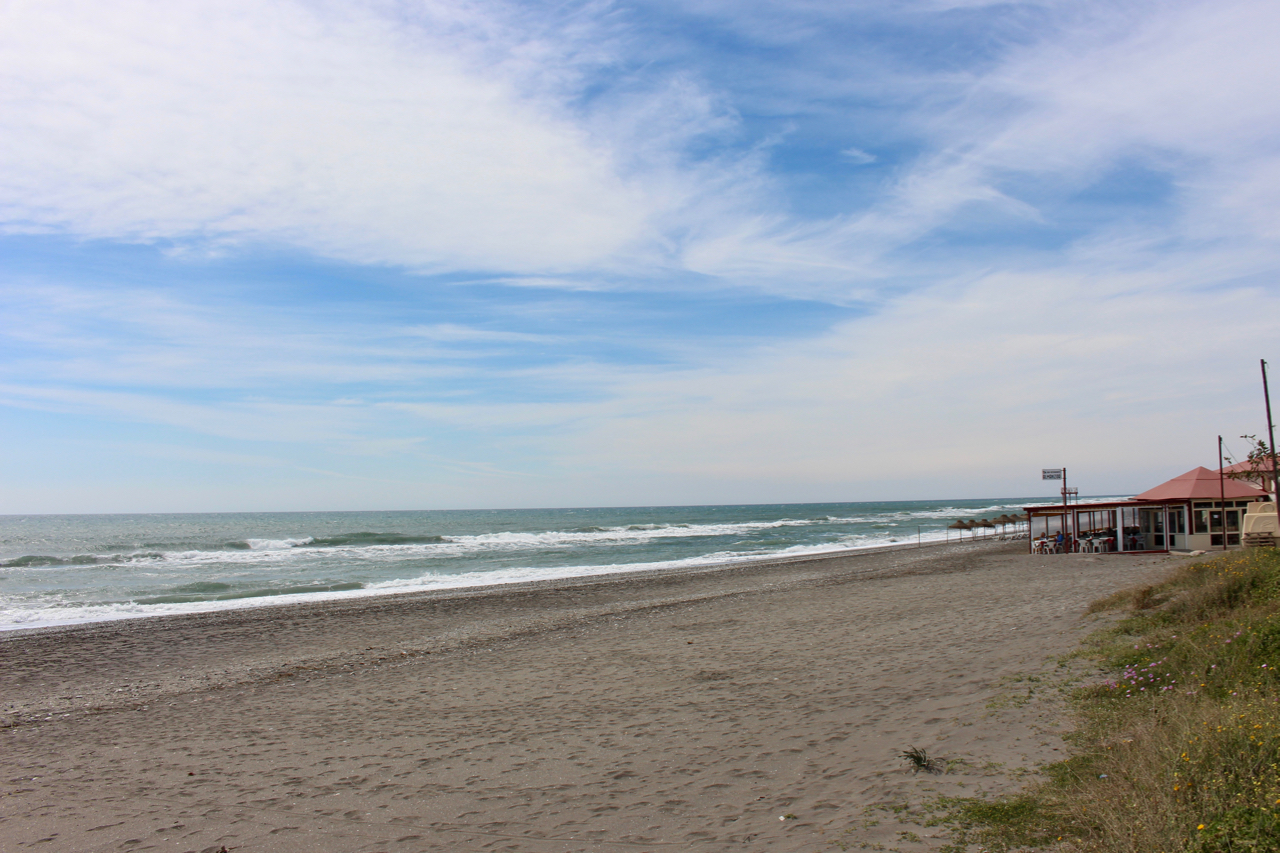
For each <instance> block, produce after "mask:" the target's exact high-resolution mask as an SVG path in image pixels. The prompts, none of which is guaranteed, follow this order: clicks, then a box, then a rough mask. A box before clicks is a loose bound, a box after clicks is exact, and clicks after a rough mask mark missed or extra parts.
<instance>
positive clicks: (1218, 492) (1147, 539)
mask: <svg viewBox="0 0 1280 853" xmlns="http://www.w3.org/2000/svg"><path fill="white" fill-rule="evenodd" d="M1224 491H1225V493H1226V494H1225V496H1224V495H1223V494H1222V493H1223V492H1224ZM1269 497H1270V496H1269V495H1268V493H1267V492H1264V491H1263V490H1262V489H1259V488H1257V487H1255V486H1253V485H1250V484H1249V483H1244V482H1241V481H1239V480H1225V481H1220V480H1219V477H1218V472H1217V471H1210V470H1209V469H1208V468H1196V469H1194V470H1191V471H1188V472H1187V473H1185V474H1183V475H1182V476H1180V477H1174V478H1173V479H1172V480H1169V481H1168V482H1167V483H1161V484H1160V485H1158V486H1156V487H1155V488H1154V489H1148V490H1147V491H1145V492H1143V493H1142V494H1140V495H1135V496H1134V497H1132V498H1128V499H1126V500H1115V501H1096V502H1090V503H1071V504H1067V505H1066V506H1065V507H1064V506H1063V505H1062V504H1057V505H1048V506H1045V505H1041V506H1029V507H1024V511H1025V512H1026V513H1027V515H1028V516H1029V518H1030V521H1031V536H1030V541H1031V550H1032V551H1033V552H1043V551H1049V550H1055V551H1056V550H1058V549H1059V548H1060V549H1061V550H1065V551H1090V552H1099V553H1102V552H1134V551H1196V550H1208V549H1209V548H1221V547H1222V546H1223V536H1224V535H1225V536H1226V544H1227V546H1228V547H1230V546H1233V545H1239V544H1240V530H1241V526H1242V523H1243V519H1244V515H1245V512H1246V511H1247V510H1248V508H1249V506H1250V504H1253V503H1255V502H1257V501H1265V500H1268V499H1269ZM1268 509H1270V507H1268ZM1059 533H1062V540H1063V542H1062V545H1061V546H1057V545H1056V544H1055V543H1056V541H1057V538H1058V534H1059Z"/></svg>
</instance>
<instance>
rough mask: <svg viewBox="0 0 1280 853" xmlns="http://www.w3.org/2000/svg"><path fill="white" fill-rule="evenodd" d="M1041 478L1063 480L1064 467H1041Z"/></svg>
mask: <svg viewBox="0 0 1280 853" xmlns="http://www.w3.org/2000/svg"><path fill="white" fill-rule="evenodd" d="M1040 479H1041V480H1061V479H1062V469H1061V468H1041V469H1040Z"/></svg>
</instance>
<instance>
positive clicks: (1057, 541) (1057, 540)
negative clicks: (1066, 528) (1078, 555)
mask: <svg viewBox="0 0 1280 853" xmlns="http://www.w3.org/2000/svg"><path fill="white" fill-rule="evenodd" d="M1064 541H1066V540H1065V537H1064V536H1063V535H1062V531H1061V530H1059V531H1058V535H1057V536H1055V537H1053V547H1054V548H1055V549H1056V550H1057V552H1058V553H1059V554H1061V553H1062V543H1063V542H1064Z"/></svg>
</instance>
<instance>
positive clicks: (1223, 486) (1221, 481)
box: [1209, 436, 1227, 551]
mask: <svg viewBox="0 0 1280 853" xmlns="http://www.w3.org/2000/svg"><path fill="white" fill-rule="evenodd" d="M1222 468H1223V465H1222V436H1218V491H1219V492H1220V493H1221V499H1222V503H1221V504H1220V506H1221V507H1222V550H1224V551H1225V550H1227V479H1226V477H1225V476H1224V475H1223V473H1222ZM1209 530H1210V531H1212V530H1213V528H1212V527H1211V528H1209Z"/></svg>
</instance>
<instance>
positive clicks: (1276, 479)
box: [1260, 358, 1280, 500]
mask: <svg viewBox="0 0 1280 853" xmlns="http://www.w3.org/2000/svg"><path fill="white" fill-rule="evenodd" d="M1260 361H1261V362H1262V398H1263V399H1264V400H1266V401H1267V441H1269V442H1270V443H1271V491H1272V493H1273V494H1275V495H1276V498H1275V499H1276V500H1280V471H1277V470H1276V429H1275V427H1274V426H1272V425H1271V391H1270V389H1268V388H1267V360H1266V359H1265V358H1264V359H1260Z"/></svg>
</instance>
